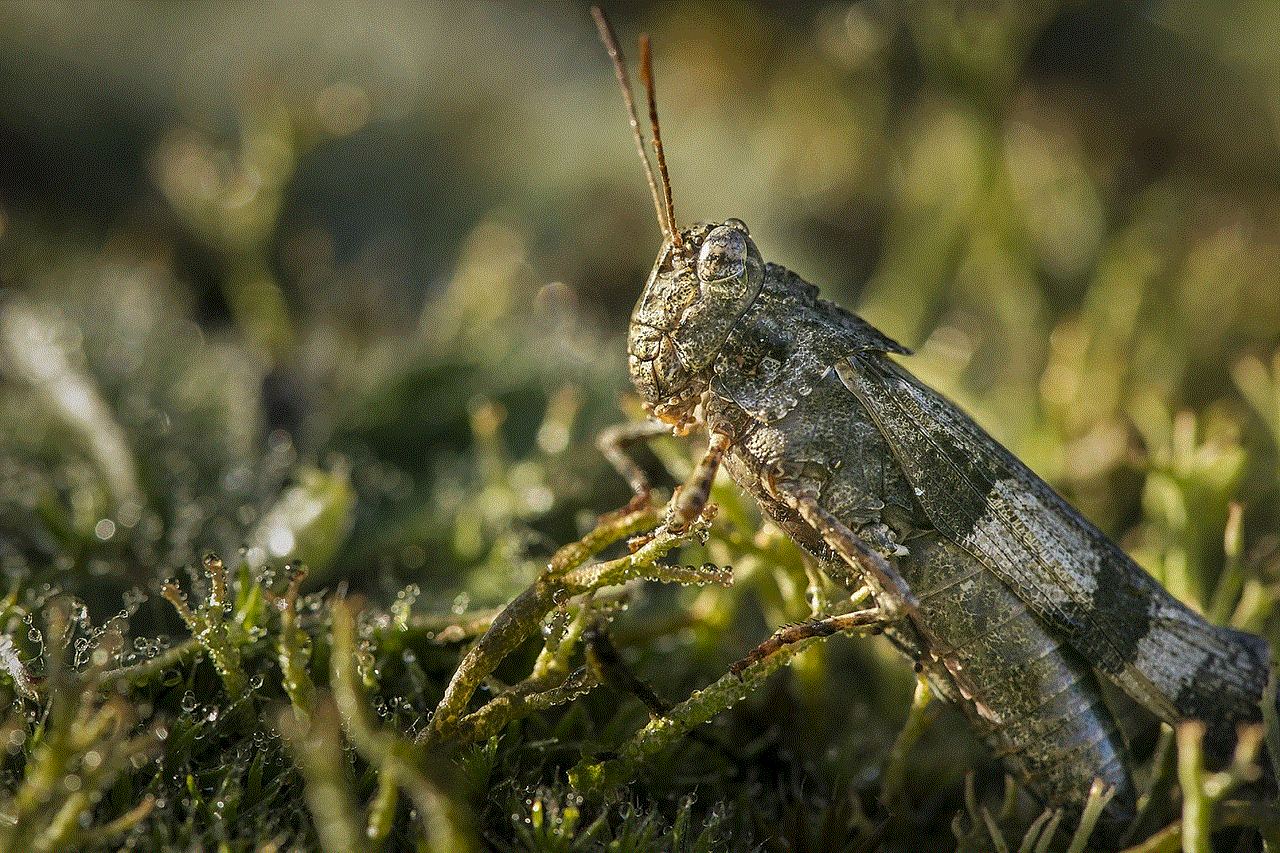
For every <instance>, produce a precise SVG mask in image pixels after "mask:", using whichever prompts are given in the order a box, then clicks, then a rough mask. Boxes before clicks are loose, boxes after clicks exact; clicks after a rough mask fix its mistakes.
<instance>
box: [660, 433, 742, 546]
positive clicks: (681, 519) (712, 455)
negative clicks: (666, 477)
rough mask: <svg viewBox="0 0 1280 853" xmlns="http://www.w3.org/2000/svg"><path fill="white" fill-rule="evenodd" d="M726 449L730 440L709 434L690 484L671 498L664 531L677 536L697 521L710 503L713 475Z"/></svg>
mask: <svg viewBox="0 0 1280 853" xmlns="http://www.w3.org/2000/svg"><path fill="white" fill-rule="evenodd" d="M728 449H729V436H727V435H725V434H724V433H722V432H715V431H713V432H712V433H711V440H710V441H709V442H708V443H707V452H706V453H704V454H702V458H701V459H699V460H698V466H697V467H696V468H694V469H693V474H692V476H690V477H689V481H688V482H687V483H685V484H684V485H683V486H681V487H680V488H679V489H677V490H676V493H675V494H674V495H672V497H671V508H670V509H669V510H668V512H667V529H668V530H670V531H671V532H673V533H679V532H680V531H681V530H684V529H685V528H687V527H688V526H689V525H690V524H693V522H695V521H697V520H698V517H699V516H701V515H702V511H703V510H704V509H706V506H707V501H708V500H710V499H711V486H712V484H713V483H714V482H715V479H716V471H717V470H719V468H720V461H721V460H722V459H724V454H725V451H726V450H728Z"/></svg>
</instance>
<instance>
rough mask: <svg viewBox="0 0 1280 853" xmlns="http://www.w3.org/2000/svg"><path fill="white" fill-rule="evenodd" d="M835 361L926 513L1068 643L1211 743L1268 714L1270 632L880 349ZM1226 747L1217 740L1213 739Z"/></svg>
mask: <svg viewBox="0 0 1280 853" xmlns="http://www.w3.org/2000/svg"><path fill="white" fill-rule="evenodd" d="M835 370H836V372H837V374H838V375H839V377H840V379H841V381H842V382H843V383H844V384H845V386H846V387H847V388H848V389H849V390H850V391H851V392H853V394H854V395H855V396H856V397H857V398H858V399H859V401H860V402H861V403H862V405H863V406H864V407H866V409H867V411H868V413H869V414H870V416H871V418H872V419H873V420H874V421H875V423H876V425H877V426H878V428H879V429H880V431H881V433H882V434H883V435H884V437H885V439H886V440H887V441H888V443H889V445H890V446H891V448H892V450H893V453H894V455H895V458H896V461H897V462H898V464H899V465H900V466H901V467H902V470H903V471H904V472H905V474H906V477H907V479H908V480H909V481H910V483H911V485H912V487H913V489H914V491H915V493H916V495H917V497H918V499H919V502H920V504H921V506H922V508H923V510H924V513H925V515H926V517H927V518H928V519H929V521H930V522H931V523H932V524H933V526H934V527H935V528H936V529H937V530H938V531H939V532H940V533H942V534H943V535H945V536H946V537H948V538H949V539H951V540H952V541H953V542H955V543H956V544H957V545H959V546H960V547H962V548H964V549H965V550H967V551H968V552H969V553H971V554H972V555H973V556H974V557H975V558H977V559H978V560H979V561H981V562H982V563H983V564H984V565H985V566H987V567H988V568H989V569H990V570H991V571H992V572H994V573H995V574H996V575H997V576H998V577H999V578H1000V579H1001V580H1002V581H1003V582H1004V583H1006V584H1007V585H1008V586H1009V587H1010V588H1011V589H1012V590H1013V591H1014V592H1015V594H1016V595H1018V596H1019V597H1020V598H1021V599H1022V600H1023V601H1024V602H1026V604H1027V605H1028V606H1029V607H1030V608H1031V609H1032V610H1033V611H1034V612H1035V613H1036V614H1037V615H1038V616H1039V618H1040V619H1042V620H1043V621H1044V623H1045V624H1046V625H1047V626H1049V628H1050V630H1051V631H1054V632H1055V633H1057V634H1059V636H1060V637H1061V639H1062V640H1063V642H1065V643H1067V644H1068V645H1069V646H1070V647H1072V648H1073V649H1075V650H1076V651H1077V652H1078V653H1079V654H1080V655H1082V656H1083V657H1084V658H1085V659H1086V660H1088V661H1089V662H1090V663H1091V664H1093V666H1094V667H1096V668H1097V669H1098V670H1099V671H1101V672H1102V673H1103V674H1104V675H1105V676H1106V677H1107V678H1109V679H1110V680H1112V681H1113V682H1115V683H1116V684H1117V685H1118V686H1119V687H1121V688H1122V689H1123V690H1124V691H1125V692H1126V693H1128V694H1129V695H1130V696H1132V697H1133V698H1134V699H1135V700H1137V701H1138V702H1139V703H1141V704H1142V705H1144V706H1145V707H1147V708H1148V709H1150V710H1151V711H1152V712H1154V713H1155V714H1156V715H1157V716H1159V717H1161V718H1162V719H1164V720H1166V721H1169V722H1173V721H1176V720H1181V719H1188V718H1195V719H1203V720H1205V721H1206V723H1207V724H1208V726H1209V729H1210V742H1211V743H1215V744H1221V743H1229V742H1230V741H1231V739H1233V738H1234V735H1235V727H1236V725H1237V724H1238V723H1241V722H1245V721H1255V720H1258V719H1260V718H1261V709H1260V704H1259V702H1260V699H1261V697H1262V694H1263V690H1264V688H1265V686H1266V682H1267V676H1268V659H1269V648H1268V645H1267V643H1266V642H1265V641H1264V640H1262V639H1260V638H1258V637H1255V636H1253V635H1251V634H1244V633H1241V632H1238V631H1233V630H1230V629H1227V628H1221V627H1217V626H1214V625H1210V624H1209V623H1207V622H1206V621H1205V620H1204V619H1203V618H1201V617H1200V616H1199V615H1198V614H1196V613H1194V612H1193V611H1192V610H1191V609H1190V608H1188V607H1187V606H1185V605H1184V604H1182V602H1180V601H1178V600H1177V599H1175V598H1174V597H1173V596H1172V595H1171V594H1170V593H1169V592H1168V591H1166V590H1165V589H1164V587H1162V586H1161V585H1160V584H1159V583H1158V582H1157V581H1156V580H1155V579H1154V578H1152V577H1151V576H1150V575H1148V574H1147V573H1146V572H1145V571H1144V570H1143V569H1142V568H1141V567H1140V566H1138V565H1137V564H1136V563H1134V562H1133V560H1131V559H1130V558H1129V557H1128V556H1127V555H1126V554H1125V553H1124V552H1123V551H1121V550H1120V548H1119V547H1117V546H1116V545H1115V544H1114V543H1113V542H1112V541H1111V540H1110V539H1108V538H1107V537H1106V536H1105V535H1104V534H1103V533H1102V532H1101V531H1099V530H1098V529H1097V528H1096V527H1094V526H1093V525H1092V524H1091V523H1090V522H1089V521H1087V520H1086V519H1085V518H1084V517H1082V516H1081V515H1080V514H1079V513H1078V512H1076V510H1075V509H1073V508H1072V507H1071V506H1070V505H1069V504H1068V503H1067V502H1066V501H1065V500H1064V499H1063V498H1062V497H1061V496H1060V495H1059V494H1058V493H1057V492H1055V491H1054V490H1053V489H1052V488H1050V487H1049V485H1048V484H1046V483H1045V482H1044V481H1043V480H1041V479H1040V478H1039V477H1037V476H1036V475H1035V474H1034V473H1032V472H1031V470H1030V469H1029V468H1027V466H1026V465H1024V464H1022V463H1021V462H1020V461H1018V459H1017V458H1015V457H1014V456H1013V454H1012V453H1010V452H1009V451H1008V450H1006V449H1005V448H1004V447H1003V446H1001V445H1000V443H999V442H997V441H996V440H995V439H993V438H992V437H991V436H990V435H988V434H987V433H986V432H985V431H984V430H983V429H982V428H981V427H979V426H978V425H977V424H975V423H974V422H973V421H972V420H971V419H970V418H969V417H968V416H966V415H965V414H964V413H963V412H961V411H960V410H959V409H958V408H956V406H955V405H953V404H952V403H950V402H949V401H947V400H946V399H945V398H943V397H942V396H941V395H940V394H938V393H937V392H936V391H934V390H932V389H931V388H929V387H928V386H926V385H924V384H923V383H922V382H920V380H918V379H916V378H915V377H914V376H912V375H911V374H910V373H908V372H907V371H906V370H905V369H903V368H902V367H900V366H898V365H897V364H896V363H894V362H893V361H891V360H890V359H889V358H888V357H887V356H886V355H884V354H883V353H878V352H870V351H868V352H858V353H854V354H852V355H850V356H849V357H848V358H847V359H845V360H842V361H840V362H838V363H837V364H836V365H835ZM1219 748H1221V747H1219Z"/></svg>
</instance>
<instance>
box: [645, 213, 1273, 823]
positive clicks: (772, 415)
mask: <svg viewBox="0 0 1280 853" xmlns="http://www.w3.org/2000/svg"><path fill="white" fill-rule="evenodd" d="M628 346H629V366H630V372H631V378H632V381H633V383H634V384H635V387H636V389H637V390H638V391H639V393H640V394H641V396H642V397H643V398H644V400H645V402H646V405H647V407H648V410H649V411H650V412H651V413H652V414H653V416H654V417H655V418H657V419H659V420H660V421H662V422H664V423H666V424H668V425H670V427H671V428H673V429H676V430H678V431H687V430H689V429H690V428H692V427H694V426H700V427H703V428H705V430H706V431H707V433H708V434H709V435H710V437H711V444H710V450H709V451H708V454H707V456H706V458H705V459H704V461H703V463H702V464H701V465H700V466H699V474H698V475H697V476H696V477H695V479H694V481H693V482H692V483H691V484H690V485H689V486H686V487H685V491H684V493H683V494H682V495H681V498H680V501H678V503H677V508H676V510H675V511H674V512H673V514H672V517H671V519H670V521H669V523H670V524H672V525H674V526H679V525H681V524H684V523H687V522H688V521H689V520H691V518H692V516H693V515H695V514H696V513H697V512H698V511H700V509H701V506H702V503H703V502H704V501H705V499H706V491H707V488H709V485H710V481H711V476H712V475H713V474H714V471H715V468H716V464H717V462H719V461H720V460H721V459H723V464H724V465H725V467H726V468H727V469H728V471H729V473H730V474H731V475H732V477H733V479H734V480H735V481H736V482H737V483H738V484H739V485H740V486H741V487H742V488H744V489H746V490H747V491H749V492H750V493H751V494H752V495H753V496H754V497H755V498H756V500H757V501H758V502H759V503H760V506H761V507H762V508H763V510H764V511H765V512H766V513H767V514H768V516H769V517H770V518H772V519H773V521H774V522H775V523H776V524H777V525H778V526H779V527H781V528H782V529H783V530H784V531H786V532H787V533H788V534H789V535H790V536H791V537H792V538H793V539H794V540H795V541H796V542H798V543H799V544H800V545H801V546H803V547H804V548H805V549H806V550H807V551H808V552H809V553H811V554H812V555H813V556H814V557H816V558H817V559H818V560H819V562H820V564H821V565H822V566H823V567H824V568H825V569H826V570H827V571H828V572H829V574H831V575H832V576H834V577H836V578H837V579H842V580H844V581H845V582H846V583H847V584H848V585H849V586H851V587H856V586H859V585H862V584H868V585H870V586H871V588H872V589H873V590H874V591H875V595H876V602H877V606H878V607H879V608H880V609H881V610H882V611H883V616H884V622H885V627H886V631H887V632H888V633H889V635H890V636H891V638H892V639H893V640H894V641H895V642H896V643H897V645H898V646H899V647H900V648H901V649H903V651H904V652H906V653H907V654H908V655H910V656H911V657H912V658H913V659H914V661H915V662H916V664H917V665H918V666H919V667H920V668H921V669H922V671H923V672H924V673H925V674H926V675H927V677H928V678H929V680H930V682H931V684H932V686H933V688H934V689H935V690H936V691H937V692H938V693H940V694H941V695H942V696H943V697H945V698H946V699H948V700H950V701H952V702H954V703H956V704H958V705H959V706H960V707H961V708H963V709H964V711H965V713H966V715H967V716H968V718H969V719H970V721H971V722H972V724H973V725H974V727H975V728H976V729H977V730H978V731H979V732H980V733H981V734H982V735H983V736H984V737H985V738H986V740H987V741H988V742H989V743H990V744H991V746H992V747H993V748H994V749H995V750H996V752H997V753H998V754H999V755H1001V756H1003V758H1004V759H1005V761H1006V763H1007V765H1008V766H1009V768H1010V769H1011V770H1012V771H1013V772H1014V773H1015V774H1016V775H1017V776H1018V777H1019V778H1021V780H1022V781H1023V782H1024V783H1025V784H1026V786H1027V787H1028V788H1029V789H1030V790H1031V791H1032V792H1033V793H1035V794H1036V795H1037V796H1038V797H1039V798H1040V799H1041V800H1043V801H1044V802H1045V803H1046V804H1048V805H1051V806H1060V807H1063V808H1064V809H1065V810H1067V811H1068V812H1069V813H1076V814H1078V813H1079V810H1080V808H1081V807H1082V805H1083V803H1084V802H1085V800H1086V799H1087V798H1088V795H1089V790H1090V786H1091V783H1092V782H1093V780H1094V779H1095V778H1100V779H1101V780H1103V781H1104V782H1106V783H1108V784H1110V785H1112V786H1114V787H1115V789H1116V792H1117V793H1116V796H1115V797H1114V799H1112V801H1111V803H1110V805H1109V806H1108V812H1107V815H1106V817H1105V819H1104V824H1106V823H1110V824H1111V826H1112V827H1113V828H1114V827H1116V826H1118V825H1119V824H1121V823H1123V822H1124V820H1125V818H1126V817H1127V816H1128V815H1129V814H1130V813H1131V812H1132V809H1133V805H1134V790H1133V783H1132V780H1131V778H1130V768H1129V762H1128V760H1127V758H1126V752H1125V744H1124V740H1123V738H1122V737H1121V735H1120V733H1119V731H1118V729H1117V725H1116V723H1115V721H1114V719H1113V716H1112V712H1111V711H1110V710H1109V709H1108V706H1107V704H1106V703H1105V702H1104V698H1103V695H1102V691H1101V682H1100V681H1099V675H1101V676H1102V677H1103V678H1105V679H1107V680H1109V681H1111V682H1113V683H1114V684H1115V685H1117V686H1118V687H1120V688H1121V689H1122V690H1123V691H1124V692H1125V693H1127V694H1128V695H1129V696H1131V697H1133V699H1135V700H1136V701H1137V702H1138V703H1139V704H1141V705H1142V706H1144V707H1145V708H1147V709H1149V710H1150V711H1151V712H1153V713H1154V714H1155V715H1157V716H1158V717H1159V718H1161V719H1163V720H1165V721H1168V722H1170V723H1173V722H1177V721H1180V720H1186V719H1198V720H1202V721H1204V722H1205V724H1206V725H1207V728H1208V736H1207V743H1208V744H1209V745H1210V746H1211V747H1213V748H1216V749H1217V750H1218V751H1220V752H1221V751H1222V750H1223V749H1225V748H1227V747H1229V745H1230V744H1231V742H1232V741H1233V740H1234V738H1235V734H1236V727H1237V726H1238V725H1240V724H1243V723H1250V722H1256V721H1258V720H1260V719H1261V711H1260V701H1261V698H1262V696H1263V691H1264V688H1265V686H1266V683H1267V676H1268V665H1269V663H1268V662H1269V658H1270V649H1269V647H1268V644H1267V643H1266V642H1265V641H1264V640H1262V639H1261V638H1259V637H1256V636H1253V635H1250V634H1245V633H1241V632H1238V631H1233V630H1230V629H1228V628H1223V627H1219V626H1215V625H1211V624H1209V623H1208V622H1206V621H1205V620H1204V619H1203V618H1201V617H1200V616H1199V615H1197V614H1196V613H1195V612H1193V611H1192V610H1191V609H1189V608H1188V607H1186V606H1185V605H1184V604H1182V603H1181V602H1180V601H1178V600H1177V599H1175V598H1174V597H1173V596H1172V595H1170V594H1169V593H1168V592H1167V591H1166V590H1165V589H1164V588H1163V587H1161V586H1160V585H1159V583H1157V582H1156V581H1155V580H1154V579H1153V578H1152V577H1151V576H1150V575H1148V574H1147V573H1146V572H1145V571H1143V570H1142V569H1141V568H1140V567H1139V566H1138V565H1137V564H1136V563H1134V562H1133V561H1132V560H1131V559H1130V558H1129V557H1128V556H1126V555H1125V554H1124V552H1122V551H1121V550H1120V549H1119V548H1118V547H1117V546H1116V545H1115V544H1114V543H1112V542H1111V541H1110V540H1109V539H1108V538H1107V537H1106V536H1104V535H1103V534H1102V533H1101V532H1100V531H1099V530H1098V529H1097V528H1096V527H1094V526H1093V525H1092V524H1091V523H1090V522H1089V521H1087V520H1086V519H1085V518H1083V517H1082V516H1081V515H1080V514H1079V513H1077V512H1076V511H1075V510H1074V509H1073V508H1072V507H1071V506H1070V505H1068V504H1067V503H1066V501H1064V500H1063V499H1062V498H1061V497H1060V496H1059V495H1058V494H1057V493H1056V492H1054V491H1053V490H1052V489H1051V488H1050V487H1049V486H1048V485H1047V484H1045V482H1044V481H1043V480H1041V479H1040V478H1039V477H1037V476H1036V475H1035V474H1034V473H1032V472H1031V471H1030V470H1029V469H1028V468H1027V467H1026V466H1025V465H1023V464H1022V463H1021V462H1019V461H1018V460H1017V459H1016V458H1014V456H1013V455H1012V454H1011V453H1009V451H1007V450H1006V449H1005V448H1004V447H1002V446H1001V445H1000V444H999V443H998V442H997V441H996V440H995V439H993V438H992V437H991V436H990V435H988V434H987V433H986V432H984V431H983V430H982V429H981V428H980V427H978V426H977V425H976V424H975V423H974V422H973V421H972V420H971V419H970V418H968V417H967V416H966V415H965V414H963V413H962V412H961V411H960V410H959V409H958V408H957V407H956V406H955V405H954V404H952V403H951V402H949V401H948V400H947V399H945V398H944V397H942V396H941V395H940V394H938V393H937V392H936V391H934V390H932V389H931V388H929V387H928V386H926V385H924V383H922V382H920V381H919V380H918V379H916V378H915V377H914V376H912V375H911V374H910V373H908V372H907V371H906V370H905V369H904V368H902V367H901V366H900V365H899V364H898V363H897V362H896V361H895V360H894V359H893V358H891V357H890V354H905V353H906V350H905V349H904V348H903V347H901V346H899V345H898V344H897V343H895V342H894V341H892V340H890V339H889V338H887V337H886V336H885V335H884V334H882V333H881V332H879V331H878V330H876V329H875V328H873V327H872V326H870V325H869V324H868V323H866V322H865V321H863V320H861V319H860V318H858V317H856V316H854V315H853V314H851V313H849V312H847V311H845V310H843V309H841V308H839V307H838V306H836V305H833V304H831V303H829V302H826V301H824V300H822V299H820V298H818V292H817V288H815V287H813V286H812V285H810V284H808V283H807V282H805V281H804V280H802V279H801V278H800V277H799V276H797V275H795V274H794V273H791V272H790V271H788V270H786V269H784V268H783V267H780V266H777V265H775V264H767V263H764V262H763V261H762V260H761V257H760V253H759V252H758V251H757V249H756V247H755V245H754V243H753V242H752V240H751V238H750V236H749V234H748V231H747V227H746V226H745V225H744V224H743V223H742V222H741V221H739V220H735V219H730V220H728V221H726V222H724V223H723V224H720V225H715V226H709V225H698V226H694V227H692V228H688V229H685V230H683V231H682V232H680V233H679V235H678V239H668V240H667V242H666V245H665V246H664V248H663V250H662V252H661V253H660V255H659V257H658V261H657V263H656V265H655V266H654V269H653V272H652V274H651V275H650V277H649V282H648V284H647V286H646V287H645V290H644V294H643V295H642V296H641V298H640V300H639V302H638V303H637V305H636V308H635V312H634V314H633V315H632V319H631V327H630V334H629V342H628ZM633 481H634V478H633Z"/></svg>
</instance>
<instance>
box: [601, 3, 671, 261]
mask: <svg viewBox="0 0 1280 853" xmlns="http://www.w3.org/2000/svg"><path fill="white" fill-rule="evenodd" d="M591 15H592V17H594V18H595V20H596V29H597V30H599V31H600V40H601V41H602V42H604V46H605V49H606V50H608V51H609V58H610V59H611V60H613V72H614V74H615V75H616V76H617V78H618V85H620V86H621V87H622V100H623V101H624V102H625V103H626V105H627V115H629V116H630V117H631V132H632V134H633V135H634V136H635V140H636V150H637V151H639V152H640V161H641V162H642V163H644V172H645V176H646V177H647V178H648V179H649V194H650V195H651V196H652V197H653V206H654V209H655V210H656V211H657V214H658V227H659V228H661V229H662V232H663V235H664V236H665V237H667V238H668V239H670V240H671V242H672V243H673V244H674V245H675V246H676V247H677V248H679V249H680V250H681V251H683V250H684V243H683V241H681V239H680V232H679V231H678V230H676V214H675V204H674V202H673V201H672V199H671V179H670V177H668V175H667V158H666V155H665V154H664V153H663V151H662V136H661V134H660V133H659V131H658V106H657V96H656V95H655V93H654V86H653V60H652V57H651V55H650V53H649V37H648V36H641V38H640V53H641V69H640V70H641V76H642V77H643V79H644V85H645V90H646V92H647V93H648V97H649V123H650V125H651V126H652V127H653V147H654V150H655V151H656V152H657V156H658V171H659V173H660V174H661V175H662V193H659V192H658V180H657V178H656V177H655V176H654V173H653V164H652V163H651V162H650V161H649V155H648V153H647V152H646V151H645V149H644V133H643V132H642V131H641V130H640V118H639V116H638V115H637V114H636V102H635V98H634V97H633V96H632V94H631V78H630V77H628V76H627V67H626V65H625V63H624V61H623V58H622V49H621V48H619V47H618V38H617V36H615V35H614V34H613V27H612V26H611V25H610V24H609V19H608V18H606V17H605V14H604V12H603V11H602V10H601V9H600V7H599V6H592V7H591Z"/></svg>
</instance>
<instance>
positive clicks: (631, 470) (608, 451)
mask: <svg viewBox="0 0 1280 853" xmlns="http://www.w3.org/2000/svg"><path fill="white" fill-rule="evenodd" d="M664 435H671V427H670V426H668V425H667V424H665V423H662V422H661V421H640V422H629V423H622V424H618V425H616V426H612V427H609V428H608V429H606V430H605V431H604V432H602V433H600V437H599V438H597V439H596V446H597V447H599V448H600V452H601V453H603V454H604V457H605V458H606V459H608V460H609V464H610V465H612V466H613V468H614V470H615V471H617V472H618V473H619V474H621V475H622V478H623V479H624V480H626V481H627V483H628V484H629V485H630V486H631V491H632V492H634V493H635V495H636V498H638V499H640V500H648V499H649V492H650V491H651V490H652V488H653V484H652V483H651V482H650V480H649V475H648V474H646V473H645V470H644V468H642V467H640V464H639V463H638V462H636V460H635V457H633V456H632V455H631V449H632V448H633V447H635V446H636V445H639V444H647V443H648V442H649V441H651V440H653V439H655V438H658V437H659V436H664Z"/></svg>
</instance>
